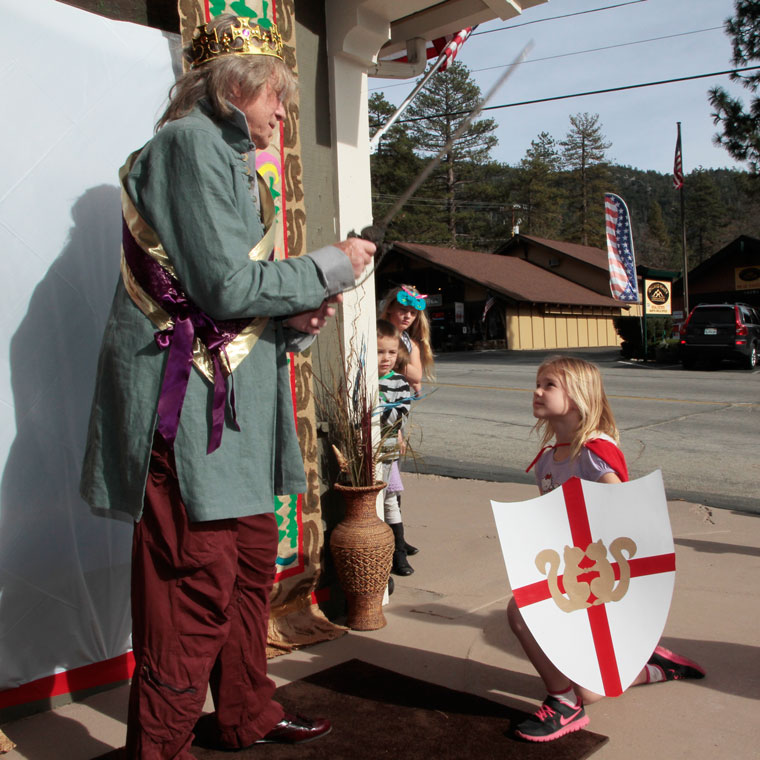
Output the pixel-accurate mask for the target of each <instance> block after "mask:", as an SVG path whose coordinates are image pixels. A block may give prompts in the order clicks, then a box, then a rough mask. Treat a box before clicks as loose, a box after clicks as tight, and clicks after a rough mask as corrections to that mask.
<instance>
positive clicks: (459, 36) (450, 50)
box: [433, 26, 477, 71]
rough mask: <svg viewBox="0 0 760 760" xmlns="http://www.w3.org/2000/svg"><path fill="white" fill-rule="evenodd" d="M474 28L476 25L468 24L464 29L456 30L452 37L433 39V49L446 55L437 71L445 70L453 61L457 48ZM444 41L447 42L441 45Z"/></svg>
mask: <svg viewBox="0 0 760 760" xmlns="http://www.w3.org/2000/svg"><path fill="white" fill-rule="evenodd" d="M476 28H477V27H475V26H468V27H467V28H466V29H462V31H460V32H457V33H456V34H455V35H454V36H453V37H450V38H447V37H439V38H438V39H437V40H433V47H434V48H435V50H437V51H438V53H439V54H440V55H442V56H446V60H445V61H444V62H443V63H442V64H441V65H440V66H439V68H438V71H446V69H447V68H448V67H449V65H450V64H451V63H453V62H454V59H455V58H456V57H457V53H458V52H459V49H460V48H461V47H462V45H464V43H465V42H466V40H467V38H468V37H469V36H470V35H471V34H472V31H473V29H476ZM446 42H448V44H447V45H446V46H445V47H443V44H444V43H446Z"/></svg>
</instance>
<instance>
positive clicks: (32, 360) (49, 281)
mask: <svg viewBox="0 0 760 760" xmlns="http://www.w3.org/2000/svg"><path fill="white" fill-rule="evenodd" d="M0 9H2V19H3V24H4V28H5V29H6V32H7V34H6V36H5V42H4V54H3V59H2V62H0V89H1V91H2V93H3V100H4V104H3V117H2V119H0V145H2V148H1V150H2V153H1V154H0V159H1V165H2V170H1V171H0V293H1V294H2V295H1V296H0V316H1V317H2V323H1V324H2V328H0V343H1V348H0V463H2V480H1V482H0V690H4V689H8V688H12V687H15V686H18V685H20V684H23V683H27V682H29V681H32V680H35V679H37V678H40V677H42V676H48V675H51V674H53V673H56V672H60V671H62V670H69V669H71V668H75V667H78V666H81V665H86V664H89V663H93V662H98V661H101V660H104V659H108V658H110V657H114V656H116V655H119V654H122V653H123V652H125V651H127V649H128V648H129V635H130V615H129V555H130V541H131V533H132V531H131V525H130V524H129V523H128V522H124V521H121V520H117V519H113V518H106V517H102V516H95V515H93V514H92V513H91V511H90V509H89V508H88V507H87V505H85V503H84V502H83V501H82V500H81V499H80V498H79V495H78V481H79V470H80V466H81V461H82V454H83V450H84V441H85V435H86V429H87V420H88V415H89V407H90V402H91V398H92V390H93V385H94V374H95V366H96V361H97V354H98V348H99V345H100V339H101V335H102V331H103V326H104V324H105V318H106V315H107V312H108V308H109V305H110V302H111V297H112V295H113V291H114V287H115V284H116V280H117V277H118V263H119V245H120V234H121V227H120V204H119V190H118V178H117V172H118V169H119V167H120V166H121V164H122V163H123V162H124V159H125V158H126V156H127V155H128V154H129V153H130V152H131V151H133V150H134V149H136V148H138V147H140V146H141V145H142V144H143V143H144V142H146V141H147V140H148V139H149V138H150V136H151V134H152V129H153V125H154V124H155V121H156V119H157V117H158V116H159V115H160V113H161V111H162V110H163V104H164V102H165V98H166V95H167V92H168V90H169V87H170V86H171V84H172V82H173V79H174V75H173V67H172V61H173V60H174V62H175V66H176V65H177V61H178V53H177V47H178V45H179V42H178V39H177V38H176V37H175V36H174V35H168V34H164V33H162V32H160V31H157V30H154V29H147V28H144V27H140V26H137V25H133V24H127V23H122V22H116V21H110V20H107V19H104V18H101V17H100V16H96V15H93V14H89V13H85V12H83V11H80V10H77V9H74V8H71V7H69V6H66V5H63V4H60V3H57V2H53V0H33V2H28V3H21V2H18V1H17V0H15V1H14V2H9V0H0Z"/></svg>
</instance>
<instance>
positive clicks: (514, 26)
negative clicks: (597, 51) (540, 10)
mask: <svg viewBox="0 0 760 760" xmlns="http://www.w3.org/2000/svg"><path fill="white" fill-rule="evenodd" d="M645 2H646V0H628V2H626V3H617V5H605V6H604V7H603V8H591V9H589V10H587V11H576V12H575V13H565V14H564V15H562V16H549V17H547V18H538V19H535V20H534V21H522V22H521V23H519V24H510V25H509V26H500V27H498V28H497V29H484V30H483V31H481V32H477V31H476V32H473V33H472V35H471V36H473V37H475V36H476V35H478V34H490V33H491V32H505V31H508V30H510V29H517V28H519V27H521V26H529V25H530V24H542V23H543V22H544V21H556V20H557V19H562V18H570V17H571V16H583V15H585V14H586V13H598V12H599V11H608V10H610V9H611V8H622V7H623V6H624V5H636V4H637V3H645Z"/></svg>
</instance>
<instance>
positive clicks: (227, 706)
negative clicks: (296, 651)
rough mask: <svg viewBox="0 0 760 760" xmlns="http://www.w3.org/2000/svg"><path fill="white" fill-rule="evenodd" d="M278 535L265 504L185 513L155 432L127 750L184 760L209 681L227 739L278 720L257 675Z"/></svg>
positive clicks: (136, 598)
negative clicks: (238, 512)
mask: <svg viewBox="0 0 760 760" xmlns="http://www.w3.org/2000/svg"><path fill="white" fill-rule="evenodd" d="M277 541H278V531H277V523H276V521H275V517H274V515H273V514H265V515H254V516H252V517H245V518H239V519H230V520H213V521H209V522H195V523H191V522H189V521H188V519H187V514H186V511H185V505H184V504H183V502H182V497H181V495H180V491H179V484H178V482H177V472H176V469H175V464H174V456H173V453H172V451H171V449H170V448H169V447H168V446H167V444H166V443H165V441H164V440H163V438H161V436H159V435H156V438H155V441H154V444H153V451H152V453H151V463H150V471H149V474H148V482H147V485H146V489H145V510H144V513H143V516H142V519H141V520H140V522H138V523H136V524H135V532H134V538H133V543H132V646H133V649H134V654H135V673H134V676H133V678H132V688H131V691H130V695H129V718H128V725H127V757H128V758H129V759H130V760H137V759H138V758H139V760H169V759H170V758H171V759H172V760H174V759H175V758H176V760H192V757H193V756H192V755H191V754H190V752H189V749H188V748H189V746H190V743H191V742H192V739H193V733H192V732H193V726H194V725H195V722H196V721H197V719H198V718H199V717H200V715H201V711H202V709H203V704H204V702H205V700H206V693H207V689H208V686H209V684H210V685H211V693H212V696H213V699H214V704H215V706H216V716H217V723H218V727H219V738H220V740H221V742H222V743H223V744H224V745H226V746H228V747H230V748H239V747H245V746H247V745H249V744H252V743H253V742H254V741H255V740H256V739H258V738H260V737H261V736H263V735H264V734H266V733H267V732H268V731H269V730H270V729H271V728H272V727H273V726H274V725H275V724H276V723H277V722H278V721H279V720H280V719H281V718H282V707H281V706H280V705H279V704H277V703H276V702H273V701H272V694H273V692H274V688H275V685H274V683H273V682H272V681H271V680H270V679H269V678H267V675H266V635H267V622H268V619H269V594H270V591H271V590H272V583H273V582H274V572H275V559H276V556H277Z"/></svg>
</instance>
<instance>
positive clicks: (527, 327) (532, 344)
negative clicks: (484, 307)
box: [506, 304, 620, 351]
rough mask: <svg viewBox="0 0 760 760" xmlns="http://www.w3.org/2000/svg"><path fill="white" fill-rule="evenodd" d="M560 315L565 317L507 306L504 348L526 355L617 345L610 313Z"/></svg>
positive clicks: (536, 308)
mask: <svg viewBox="0 0 760 760" xmlns="http://www.w3.org/2000/svg"><path fill="white" fill-rule="evenodd" d="M558 311H560V310H559V309H558ZM561 311H562V312H565V313H556V314H552V313H544V310H543V308H542V307H540V306H529V305H527V304H520V305H519V306H508V307H507V309H506V324H507V348H510V349H512V350H516V351H520V350H522V351H529V350H537V349H558V350H560V349H564V348H587V347H593V346H618V345H620V338H619V337H618V334H617V332H616V331H615V325H614V323H613V318H614V317H613V314H612V311H611V310H610V309H605V310H604V311H603V312H602V310H595V309H594V308H593V307H584V308H580V307H577V308H572V309H570V308H565V309H562V310H561Z"/></svg>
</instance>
